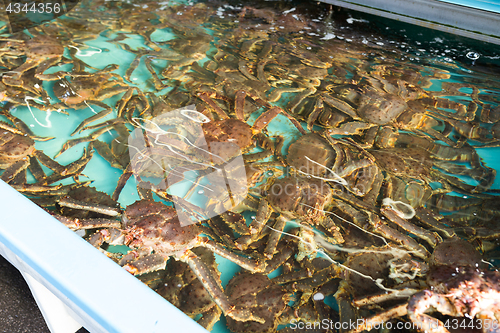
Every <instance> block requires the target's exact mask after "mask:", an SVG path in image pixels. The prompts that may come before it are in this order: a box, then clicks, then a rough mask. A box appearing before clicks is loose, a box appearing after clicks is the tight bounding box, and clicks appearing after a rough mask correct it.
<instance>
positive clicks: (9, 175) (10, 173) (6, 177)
mask: <svg viewBox="0 0 500 333" xmlns="http://www.w3.org/2000/svg"><path fill="white" fill-rule="evenodd" d="M29 164H30V161H29V159H28V158H26V157H25V158H24V159H22V160H19V161H17V162H15V163H14V164H12V165H11V166H9V167H8V168H7V169H6V170H5V171H4V172H3V173H2V176H1V177H0V179H1V180H3V181H4V182H6V183H9V182H11V181H12V180H13V179H14V178H15V177H16V176H17V175H18V174H19V173H20V172H21V171H23V170H26V168H27V167H28V165H29Z"/></svg>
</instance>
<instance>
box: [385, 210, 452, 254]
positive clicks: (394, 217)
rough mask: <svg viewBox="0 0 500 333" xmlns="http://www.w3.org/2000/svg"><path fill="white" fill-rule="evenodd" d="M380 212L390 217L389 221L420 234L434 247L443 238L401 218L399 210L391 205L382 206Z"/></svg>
mask: <svg viewBox="0 0 500 333" xmlns="http://www.w3.org/2000/svg"><path fill="white" fill-rule="evenodd" d="M380 212H381V213H382V214H383V215H384V216H385V217H387V218H388V219H389V221H391V222H393V223H395V224H397V225H398V226H400V227H401V228H403V229H404V230H406V231H408V232H410V233H412V234H414V235H418V236H419V237H420V238H422V239H423V240H425V241H427V243H429V244H430V245H431V246H432V247H433V248H434V247H436V245H437V244H439V243H441V242H442V241H443V239H442V238H441V236H439V235H438V234H437V233H435V232H431V231H427V230H425V229H423V228H420V227H418V226H416V225H414V224H413V223H410V222H408V221H407V220H406V219H403V218H401V217H400V216H399V215H398V214H397V212H396V211H395V210H394V209H392V208H391V207H389V206H385V207H382V208H381V209H380Z"/></svg>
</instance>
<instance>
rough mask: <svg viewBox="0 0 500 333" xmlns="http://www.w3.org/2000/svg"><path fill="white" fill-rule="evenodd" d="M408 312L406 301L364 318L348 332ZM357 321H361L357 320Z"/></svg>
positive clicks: (363, 328)
mask: <svg viewBox="0 0 500 333" xmlns="http://www.w3.org/2000/svg"><path fill="white" fill-rule="evenodd" d="M406 313H407V310H406V303H405V304H401V305H397V306H395V307H393V308H390V309H388V310H385V311H383V312H381V313H378V314H376V315H374V316H372V317H369V318H363V320H362V321H361V325H360V324H358V325H356V328H355V329H353V330H349V331H348V333H361V332H363V331H369V330H371V329H373V328H374V327H378V326H379V325H380V323H384V322H386V321H389V320H390V319H392V318H396V317H402V316H404V315H406ZM429 318H430V317H429ZM357 322H358V323H359V321H357ZM423 327H430V326H423ZM432 332H433V333H437V332H435V331H432ZM447 332H448V331H447ZM441 333H444V332H441Z"/></svg>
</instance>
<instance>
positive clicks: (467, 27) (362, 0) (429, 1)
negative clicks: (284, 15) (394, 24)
mask: <svg viewBox="0 0 500 333" xmlns="http://www.w3.org/2000/svg"><path fill="white" fill-rule="evenodd" d="M320 1H321V2H326V3H329V4H332V5H335V6H340V7H345V8H349V9H353V10H357V11H360V12H365V13H369V14H373V15H378V16H382V17H387V18H390V19H393V20H398V21H402V22H407V23H411V24H415V25H420V26H423V27H426V28H430V29H435V30H440V31H444V32H448V33H451V34H455V35H459V36H464V37H469V38H473V39H477V40H481V41H484V42H488V43H493V44H499V45H500V3H499V4H495V3H487V5H486V4H484V3H482V2H481V1H465V0H461V1H453V2H454V3H451V1H448V2H444V1H437V0H355V1H346V0H320ZM457 3H459V4H457ZM465 4H467V5H465ZM469 4H470V5H469ZM497 7H498V8H497ZM485 9H488V10H485ZM496 9H498V11H495V12H493V11H490V10H496Z"/></svg>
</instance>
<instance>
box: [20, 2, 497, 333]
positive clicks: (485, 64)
mask: <svg viewBox="0 0 500 333" xmlns="http://www.w3.org/2000/svg"><path fill="white" fill-rule="evenodd" d="M147 4H149V5H150V6H151V8H152V9H153V12H152V13H153V14H154V13H155V12H158V11H159V12H161V11H162V10H164V9H161V8H166V7H165V6H167V4H166V3H165V4H161V3H160V4H157V5H152V4H151V3H148V2H123V4H122V6H123V8H120V5H119V4H118V2H112V1H110V2H97V3H95V4H93V3H91V2H86V1H83V2H82V3H81V6H80V7H81V8H80V9H79V10H80V11H76V12H75V13H74V16H73V17H71V15H69V16H70V17H67V18H61V20H74V19H75V18H74V17H80V18H83V19H84V20H87V24H88V25H89V26H91V25H92V24H94V23H95V22H93V21H92V20H91V18H92V15H90V14H89V13H93V14H94V15H98V13H99V12H103V13H106V15H109V16H110V17H111V18H110V21H109V22H108V21H106V24H108V27H107V28H106V27H104V28H103V29H102V30H101V31H99V34H96V35H95V36H93V37H92V36H87V37H86V38H81V39H74V40H73V43H68V45H71V46H68V45H66V52H65V55H66V56H68V57H70V53H69V50H70V48H72V49H73V50H74V49H75V48H77V49H78V53H76V55H74V57H76V58H78V59H80V60H82V61H83V62H85V63H87V64H89V65H91V66H93V67H95V68H99V69H102V68H105V67H106V66H108V65H113V64H115V65H118V69H116V70H115V71H113V73H115V74H117V75H119V76H121V77H124V76H125V74H126V71H127V69H128V68H129V66H130V64H131V63H132V62H133V61H134V58H135V54H134V53H133V52H129V51H126V50H124V49H123V48H122V47H118V43H117V42H113V41H112V40H113V39H116V38H120V37H126V38H124V39H123V40H122V41H121V43H125V44H127V45H129V46H130V47H131V48H132V49H138V48H140V47H142V48H147V46H145V43H146V41H145V37H144V36H141V35H139V34H137V33H136V31H134V27H133V25H132V24H131V22H127V17H130V16H129V15H130V13H135V12H134V8H136V11H137V13H135V14H141V13H142V15H147V14H150V13H149V11H148V7H144V6H147ZM187 4H188V5H192V3H187ZM311 4H312V2H311ZM169 5H170V6H174V4H172V3H169ZM245 5H247V6H251V5H252V4H248V3H245ZM253 5H254V6H256V7H257V8H266V6H267V7H268V10H269V11H272V12H274V13H275V15H276V18H275V20H276V22H274V23H272V24H270V23H269V21H270V20H271V19H269V18H267V17H266V16H259V15H261V14H254V15H255V16H256V17H254V26H253V27H252V28H253V29H255V30H252V29H251V28H248V26H249V20H246V21H245V24H246V25H243V22H242V26H241V27H240V26H239V25H238V24H236V23H234V21H235V20H236V18H237V13H239V12H241V9H242V7H243V5H242V4H238V3H227V4H220V6H218V7H216V8H212V7H207V10H206V11H207V13H211V15H208V16H207V21H206V22H205V23H203V27H202V28H200V29H201V30H202V32H203V33H205V34H207V35H209V36H212V37H213V39H212V40H211V41H210V43H209V47H208V49H207V50H206V51H204V52H205V53H206V55H207V56H206V57H205V58H202V59H200V60H198V64H199V65H200V66H203V65H204V64H205V63H206V62H208V61H209V60H212V59H213V58H214V54H215V53H216V52H217V47H218V46H220V45H224V43H223V42H224V38H228V44H230V43H232V42H233V40H232V39H231V38H237V37H234V36H233V34H234V35H237V34H238V33H241V34H242V35H243V36H245V35H244V34H245V33H246V32H245V31H247V30H248V31H253V33H255V36H252V38H261V39H262V40H263V41H265V40H272V42H273V43H275V45H278V46H282V47H286V45H288V43H291V42H294V43H298V41H303V42H304V43H306V44H307V43H311V45H313V44H312V43H317V44H314V46H313V47H314V48H315V49H316V45H322V44H321V43H334V45H336V47H337V48H338V49H337V53H333V54H332V56H330V58H331V59H333V60H332V61H338V63H337V64H339V66H340V67H342V66H343V68H344V69H346V74H345V77H344V78H343V79H344V80H345V81H346V82H347V81H349V80H351V79H353V78H354V77H355V74H359V73H364V72H365V71H368V70H369V69H370V68H372V66H375V65H380V66H382V65H381V64H388V65H391V66H394V67H397V68H401V69H402V70H406V71H412V70H413V71H415V72H420V73H423V76H424V77H432V79H431V83H432V85H430V87H428V88H427V90H428V91H440V90H441V87H442V86H441V84H442V82H443V81H447V82H459V83H463V84H464V85H465V84H472V85H474V86H476V87H477V89H479V92H480V93H479V99H483V100H484V101H485V102H487V103H490V104H492V105H493V106H498V103H499V101H500V97H499V96H500V95H499V94H500V81H499V79H498V77H499V76H498V73H499V72H500V69H499V68H500V67H499V61H500V49H499V48H498V47H495V46H491V45H487V44H482V43H477V42H472V41H470V40H466V39H461V38H458V37H454V36H451V35H446V34H440V33H438V32H431V31H429V30H425V29H422V28H417V27H413V26H411V25H407V24H402V23H393V22H388V21H385V20H383V19H380V18H375V17H373V16H370V15H365V14H359V13H356V12H351V11H345V10H340V11H338V10H335V11H333V12H331V13H329V12H328V7H327V6H326V5H321V6H318V7H317V8H312V7H314V6H313V5H311V6H309V7H310V8H304V6H299V5H298V2H297V3H296V2H283V3H280V4H279V5H277V4H273V3H272V2H259V3H256V4H253ZM82 8H83V9H82ZM89 8H91V9H92V10H89ZM178 8H179V13H181V15H179V16H182V11H186V12H189V7H187V8H185V7H178ZM77 9H78V8H77ZM120 10H122V11H120ZM123 12H126V13H127V15H126V16H123V17H120V15H121V13H123ZM285 12H288V13H291V15H292V16H293V15H300V17H301V18H303V19H305V20H308V21H307V22H309V23H311V24H310V25H307V24H306V26H307V27H309V29H306V28H304V29H302V30H300V29H299V28H297V27H296V26H293V25H294V24H292V26H285V27H283V28H281V26H280V24H285V23H280V21H279V20H280V18H279V17H280V15H282V14H283V13H285ZM262 15H263V14H262ZM106 17H108V16H106ZM113 17H114V19H121V20H122V21H124V24H123V26H121V25H120V24H118V23H117V21H113V20H112V18H113ZM250 17H251V16H250ZM139 18H140V16H138V20H140V19H139ZM208 18H210V19H208ZM240 19H241V18H240ZM266 20H267V21H266ZM132 21H133V19H132ZM153 21H154V20H153ZM242 21H243V20H242ZM140 22H141V23H144V24H145V22H147V21H140ZM179 22H182V24H185V26H183V27H180V28H181V29H180V31H183V33H184V34H185V36H182V33H180V32H178V31H176V30H175V29H176V27H175V26H170V27H162V28H161V29H157V30H155V31H154V32H153V33H151V36H150V38H151V41H152V42H153V43H156V44H157V45H160V46H161V47H162V48H167V47H166V46H165V45H164V44H162V43H163V42H167V41H172V40H176V39H181V40H182V39H183V38H185V40H186V43H187V41H192V40H195V39H194V38H192V36H190V35H189V33H188V32H187V31H189V27H190V26H191V25H192V24H193V22H189V20H188V21H187V22H186V21H180V20H179ZM301 22H303V21H301ZM126 24H131V25H129V26H127V25H126ZM261 24H262V25H266V24H267V25H270V26H275V27H277V28H276V30H280V29H281V30H282V31H283V32H281V33H276V34H274V33H273V32H270V31H261V30H259V29H256V28H255V27H257V26H258V25H261ZM301 24H302V23H301ZM167 25H168V24H167ZM242 27H244V28H245V29H246V30H245V29H243V32H241V31H239V30H238V29H240V28H242ZM139 28H140V25H139ZM287 29H289V30H290V31H288V32H287ZM79 32H81V33H82V34H84V32H83V31H79ZM75 34H76V33H75ZM121 34H125V36H122V35H121ZM301 35H303V36H304V37H303V39H301V38H302V37H300V36H301ZM238 36H239V35H238ZM91 37H92V38H91ZM190 38H192V39H190ZM248 38H250V37H248ZM193 43H194V42H193ZM306 49H307V48H306ZM347 50H352V53H348V52H347ZM148 56H149V57H151V58H152V64H153V66H154V68H155V69H156V72H157V73H159V72H160V71H161V69H162V68H164V67H165V66H167V65H168V64H170V61H171V60H165V59H159V58H161V57H160V56H158V54H155V53H154V52H151V53H150V54H149V55H146V56H144V57H143V59H142V60H141V62H140V64H139V66H138V67H137V68H136V69H135V71H134V72H133V74H132V75H131V77H130V81H129V82H127V84H128V85H129V86H131V87H137V88H139V89H140V90H141V91H143V92H144V93H154V94H156V95H158V96H164V95H165V94H168V92H170V91H172V89H173V87H172V86H173V83H174V82H173V81H170V82H169V83H170V84H171V86H168V87H166V88H164V89H162V90H160V91H157V89H155V87H154V85H153V84H152V76H151V73H150V72H149V71H148V69H147V67H146V65H145V61H144V60H145V58H146V57H148ZM242 59H243V58H242ZM333 67H334V66H332V68H330V69H329V71H330V72H329V75H330V76H333V75H334V74H333V72H334V68H333ZM61 70H66V71H70V70H71V66H70V65H64V66H61V67H56V66H54V67H52V68H50V69H49V70H47V71H46V72H45V73H55V72H58V71H61ZM349 70H350V71H349ZM189 73H192V71H191V72H188V74H189ZM436 73H439V74H442V75H441V76H442V77H443V78H442V79H439V78H437V76H436ZM55 84H58V83H57V82H54V81H45V82H43V87H44V89H45V90H46V91H47V92H48V93H49V95H50V96H51V97H52V99H53V100H52V103H55V102H56V101H57V99H56V97H55V96H54V95H53V92H52V90H53V86H54V85H55ZM182 84H183V82H182V81H181V86H182ZM460 91H461V92H463V93H470V92H471V89H470V88H462V89H461V90H460ZM122 96H123V94H119V95H116V96H113V97H111V98H108V99H106V100H105V101H104V102H105V103H106V104H108V105H110V106H112V107H114V105H115V104H116V102H117V101H119V100H120V99H121V98H122ZM295 96H296V94H295V93H290V94H284V95H283V97H282V99H280V100H279V101H278V102H275V103H274V104H275V105H278V106H281V107H283V108H286V106H287V104H288V103H289V102H290V101H291V100H292V99H293V98H294V97H295ZM450 100H454V101H458V102H461V103H463V104H466V103H468V101H470V98H468V97H462V96H461V97H456V96H455V97H450ZM28 103H29V102H28ZM100 110H101V108H100V107H98V106H91V107H88V108H85V109H79V110H72V109H68V110H66V111H67V112H68V113H69V115H66V114H63V113H61V112H57V111H56V110H54V111H51V112H46V111H40V110H37V109H35V108H33V107H31V106H29V105H19V106H16V108H15V109H14V110H12V114H13V115H14V116H16V117H18V118H20V119H22V120H23V121H24V122H25V123H26V124H27V125H28V126H29V127H30V129H31V130H32V131H33V132H34V133H36V134H37V135H39V136H55V139H53V140H50V141H47V142H37V143H36V148H37V149H39V150H43V151H44V152H45V153H46V154H47V155H48V156H51V157H53V156H55V155H56V154H57V153H58V151H59V150H60V149H61V147H62V145H63V144H64V143H65V142H66V141H67V140H69V139H72V138H76V137H84V136H86V135H88V134H89V132H90V131H85V132H83V133H80V134H77V135H75V136H74V137H71V136H70V134H71V133H72V132H73V131H74V129H75V128H76V127H77V126H78V124H79V123H80V122H81V121H83V120H84V119H86V118H88V117H90V116H92V115H93V114H94V113H95V112H97V111H100ZM262 112H263V111H262V110H258V111H256V112H255V113H253V114H252V115H251V116H250V117H249V119H248V123H249V124H250V125H251V124H253V122H254V121H255V119H256V118H257V117H258V115H260V114H261V113H262ZM115 117H116V114H115V113H112V114H110V115H108V116H106V117H105V118H103V119H101V120H99V121H96V122H95V123H98V122H101V121H106V120H111V119H114V118H115ZM128 126H129V129H130V130H132V126H130V125H128ZM486 126H488V125H486ZM304 127H305V126H304ZM318 128H319V127H315V129H318ZM267 129H268V132H267V133H268V135H269V136H271V137H274V136H277V135H281V136H284V137H285V143H284V146H283V149H282V153H283V154H286V151H287V148H288V146H289V145H290V144H291V143H292V142H294V141H295V140H296V139H297V138H299V137H300V133H299V131H298V130H297V129H296V128H295V127H294V126H293V125H292V123H291V122H290V121H289V120H288V119H287V118H286V117H285V116H282V115H279V116H278V117H276V118H275V119H273V120H272V121H271V122H270V124H269V126H268V127H267ZM114 137H115V133H114V132H113V131H111V132H109V133H105V134H103V135H102V136H101V137H100V138H99V140H102V141H105V142H108V143H109V142H111V140H112V139H113V138H114ZM472 144H477V143H472ZM85 147H87V143H84V144H79V145H77V146H75V147H73V148H71V149H69V150H68V151H66V152H64V153H63V154H61V155H60V156H59V157H57V158H56V159H55V160H56V161H58V162H59V163H61V164H64V165H65V164H68V163H70V162H72V161H74V160H75V159H77V158H78V157H80V156H81V155H82V154H83V151H84V148H85ZM256 151H257V150H256ZM477 152H478V154H479V155H480V156H481V157H482V158H483V162H484V163H485V165H487V166H489V167H492V168H497V166H498V156H499V153H500V150H499V148H478V149H477ZM46 171H48V170H47V169H46ZM121 173H122V170H119V169H117V168H113V167H111V166H110V164H109V163H108V162H107V161H106V160H105V159H104V158H102V157H101V156H100V155H99V154H98V153H97V152H95V153H94V155H93V158H92V159H91V161H90V162H89V164H88V165H87V166H86V168H85V170H84V171H83V174H84V175H85V176H86V177H87V178H85V177H81V179H82V180H86V179H89V180H92V181H93V183H92V186H95V187H96V188H97V189H98V190H100V191H103V192H106V193H108V194H112V193H113V191H114V189H115V186H116V183H117V181H118V179H119V177H120V175H121ZM33 180H34V179H33V178H28V181H33ZM71 182H72V180H71V179H66V180H65V181H63V183H67V184H69V183H71ZM187 188H189V186H188V185H186V184H184V186H180V187H176V189H175V190H174V191H175V194H177V195H179V196H183V195H184V193H185V191H186V190H187ZM491 189H496V190H498V189H500V181H499V180H498V179H497V178H496V179H495V182H494V183H493V185H492V187H491ZM196 198H197V197H196V195H194V196H193V200H194V201H195V202H196V200H197V199H196ZM138 199H139V196H138V194H137V189H136V183H135V181H134V179H133V178H132V179H130V180H129V181H128V182H127V184H126V186H125V187H124V189H123V191H122V193H121V196H120V200H119V202H120V204H121V206H122V207H125V206H127V205H130V204H132V203H133V202H135V201H136V200H138ZM156 199H158V198H156ZM216 259H217V263H218V264H219V269H220V270H221V272H222V277H221V280H222V284H223V286H225V285H226V284H227V282H228V281H229V280H230V279H231V277H232V276H233V275H234V274H235V273H236V272H237V271H239V270H240V268H239V266H237V265H235V264H233V263H231V262H229V261H228V260H226V259H223V258H221V257H219V256H216ZM275 274H277V273H275ZM330 301H331V299H329V302H330ZM213 331H214V332H226V331H227V329H226V328H225V321H224V319H223V318H222V319H221V321H219V322H218V323H217V324H216V326H215V327H214V330H213Z"/></svg>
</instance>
